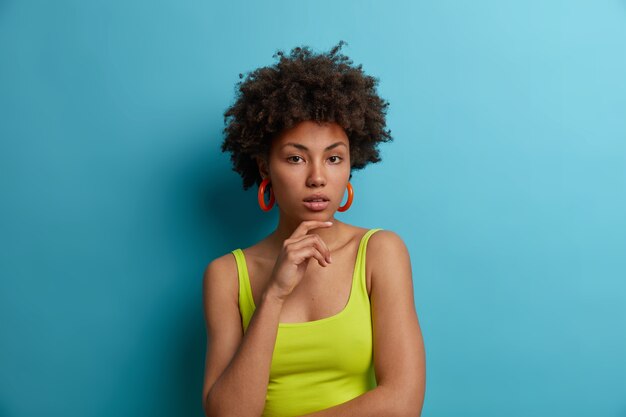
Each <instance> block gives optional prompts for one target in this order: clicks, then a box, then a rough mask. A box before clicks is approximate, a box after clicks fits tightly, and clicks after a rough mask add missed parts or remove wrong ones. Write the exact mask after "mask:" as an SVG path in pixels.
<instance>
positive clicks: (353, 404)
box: [302, 385, 421, 417]
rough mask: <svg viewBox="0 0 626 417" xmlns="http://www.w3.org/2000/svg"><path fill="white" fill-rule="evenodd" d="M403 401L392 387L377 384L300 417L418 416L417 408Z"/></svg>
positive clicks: (418, 410) (419, 412) (419, 410)
mask: <svg viewBox="0 0 626 417" xmlns="http://www.w3.org/2000/svg"><path fill="white" fill-rule="evenodd" d="M411 407H413V408H415V406H409V405H407V404H405V403H403V402H402V401H401V400H400V399H399V396H398V395H397V394H396V393H395V392H394V390H393V389H391V388H388V387H385V386H381V385H379V386H377V387H376V388H374V389H372V390H370V391H367V392H366V393H365V394H363V395H360V396H358V397H356V398H353V399H352V400H350V401H347V402H345V403H343V404H339V405H336V406H334V407H331V408H327V409H326V410H322V411H317V412H315V413H311V414H307V415H306V416H302V417H357V416H358V417H396V416H397V417H405V416H406V417H409V416H411V417H413V416H414V417H419V416H420V414H421V406H420V407H419V408H418V409H410V408H411Z"/></svg>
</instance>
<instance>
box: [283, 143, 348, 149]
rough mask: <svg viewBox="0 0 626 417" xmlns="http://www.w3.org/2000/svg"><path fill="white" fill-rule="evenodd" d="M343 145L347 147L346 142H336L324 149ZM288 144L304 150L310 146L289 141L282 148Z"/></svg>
mask: <svg viewBox="0 0 626 417" xmlns="http://www.w3.org/2000/svg"><path fill="white" fill-rule="evenodd" d="M340 145H343V146H345V147H346V148H347V146H346V144H345V143H344V142H335V143H333V144H332V145H329V146H327V147H326V149H324V150H325V151H329V150H331V149H333V148H336V147H337V146H340ZM286 146H293V147H294V148H298V149H302V150H303V151H308V150H309V148H307V147H306V146H304V145H301V144H299V143H293V142H289V143H285V144H284V145H283V146H282V148H284V147H286Z"/></svg>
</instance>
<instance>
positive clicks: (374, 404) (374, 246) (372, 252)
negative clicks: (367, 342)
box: [306, 230, 426, 417]
mask: <svg viewBox="0 0 626 417" xmlns="http://www.w3.org/2000/svg"><path fill="white" fill-rule="evenodd" d="M366 256H367V264H368V265H369V266H368V268H371V277H372V289H371V297H370V298H371V304H372V326H373V333H374V367H375V371H376V380H377V382H378V386H377V387H376V388H374V389H372V390H370V391H368V392H366V393H365V394H363V395H360V396H358V397H356V398H354V399H352V400H350V401H347V402H345V403H343V404H340V405H337V406H335V407H331V408H329V409H326V410H322V411H318V412H315V413H311V414H307V416H306V417H352V416H359V417H369V416H372V417H380V416H383V417H392V416H393V417H395V416H398V417H404V416H406V417H419V416H420V415H421V410H422V406H423V402H424V394H425V389H426V359H425V350H424V342H423V339H422V334H421V330H420V326H419V322H418V319H417V313H416V312H415V304H414V300H413V283H412V278H411V262H410V258H409V253H408V251H407V249H406V246H405V245H404V242H403V241H402V239H401V238H400V237H399V236H398V235H396V234H395V233H393V232H390V231H384V230H381V231H379V232H376V233H375V234H373V235H372V237H371V238H370V240H369V242H368V249H367V252H366Z"/></svg>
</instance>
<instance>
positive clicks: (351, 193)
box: [337, 182, 354, 211]
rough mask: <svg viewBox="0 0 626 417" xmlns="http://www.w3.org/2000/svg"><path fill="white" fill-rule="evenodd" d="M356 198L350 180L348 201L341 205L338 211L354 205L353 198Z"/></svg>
mask: <svg viewBox="0 0 626 417" xmlns="http://www.w3.org/2000/svg"><path fill="white" fill-rule="evenodd" d="M353 198H354V190H353V189H352V185H351V184H350V182H348V201H346V204H344V205H343V206H340V207H339V208H338V209H337V211H346V210H348V209H349V208H350V206H351V205H352V199H353Z"/></svg>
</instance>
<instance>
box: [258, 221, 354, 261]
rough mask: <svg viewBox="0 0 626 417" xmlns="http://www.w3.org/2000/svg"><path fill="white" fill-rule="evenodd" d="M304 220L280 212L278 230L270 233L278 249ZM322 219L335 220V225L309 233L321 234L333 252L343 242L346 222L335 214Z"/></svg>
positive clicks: (312, 230)
mask: <svg viewBox="0 0 626 417" xmlns="http://www.w3.org/2000/svg"><path fill="white" fill-rule="evenodd" d="M302 221H303V220H302V219H295V218H290V217H288V216H287V215H285V213H283V212H280V216H279V218H278V225H277V226H276V230H274V232H273V233H272V234H271V235H270V236H271V239H272V241H273V246H275V247H276V248H277V249H278V248H280V247H281V246H282V244H283V242H284V241H285V240H286V239H288V238H289V237H290V236H291V235H292V234H293V232H294V231H295V230H296V228H297V227H298V226H299V225H300V223H302ZM322 221H330V222H333V225H332V226H330V227H320V228H318V229H311V230H309V232H308V234H312V233H315V234H317V235H319V237H321V238H322V240H323V241H324V242H325V243H326V245H327V246H328V248H329V249H330V250H331V252H332V251H333V249H334V248H337V247H338V246H340V245H341V244H342V242H341V236H342V235H343V233H342V232H343V230H344V223H342V222H340V221H339V220H337V219H335V217H334V216H330V218H328V219H324V220H322ZM278 250H279V249H278Z"/></svg>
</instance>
